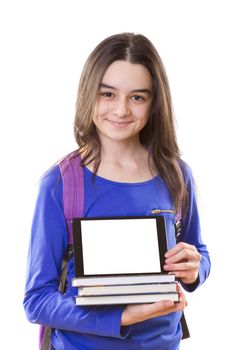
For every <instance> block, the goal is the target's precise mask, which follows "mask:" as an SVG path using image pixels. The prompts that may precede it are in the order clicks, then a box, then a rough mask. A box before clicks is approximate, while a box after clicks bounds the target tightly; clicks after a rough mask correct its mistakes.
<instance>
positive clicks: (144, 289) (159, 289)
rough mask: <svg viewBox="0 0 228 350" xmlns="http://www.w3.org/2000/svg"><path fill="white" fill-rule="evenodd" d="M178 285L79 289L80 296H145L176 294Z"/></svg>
mask: <svg viewBox="0 0 228 350" xmlns="http://www.w3.org/2000/svg"><path fill="white" fill-rule="evenodd" d="M176 291H177V287H176V283H175V282H173V283H162V284H161V283H154V284H133V285H113V286H89V287H79V289H78V295H79V296H90V295H91V296H92V295H118V294H144V293H171V292H173V293H175V292H176Z"/></svg>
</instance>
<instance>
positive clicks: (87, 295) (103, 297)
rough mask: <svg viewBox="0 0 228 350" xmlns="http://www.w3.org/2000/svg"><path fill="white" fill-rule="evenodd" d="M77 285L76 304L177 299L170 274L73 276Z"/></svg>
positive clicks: (112, 303)
mask: <svg viewBox="0 0 228 350" xmlns="http://www.w3.org/2000/svg"><path fill="white" fill-rule="evenodd" d="M72 285H73V286H74V287H77V288H78V295H77V296H76V297H75V299H76V305H115V304H141V303H154V302H157V301H160V300H172V301H173V302H178V292H177V282H176V281H175V276H174V275H167V274H157V275H156V274H153V275H152V274H151V275H125V276H108V277H81V278H74V279H73V280H72Z"/></svg>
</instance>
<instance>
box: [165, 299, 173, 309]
mask: <svg viewBox="0 0 228 350" xmlns="http://www.w3.org/2000/svg"><path fill="white" fill-rule="evenodd" d="M164 304H165V307H167V308H168V307H172V306H173V305H174V302H173V301H172V300H166V301H165V302H164Z"/></svg>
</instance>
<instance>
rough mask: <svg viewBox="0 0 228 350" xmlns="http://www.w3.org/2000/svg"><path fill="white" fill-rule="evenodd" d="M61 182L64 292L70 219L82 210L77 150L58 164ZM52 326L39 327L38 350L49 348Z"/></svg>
mask: <svg viewBox="0 0 228 350" xmlns="http://www.w3.org/2000/svg"><path fill="white" fill-rule="evenodd" d="M58 166H59V168H60V172H61V176H62V182H63V210H64V216H65V218H66V223H67V233H68V245H67V249H66V252H65V255H64V258H63V261H62V268H61V275H60V279H59V288H58V289H59V291H60V292H61V293H64V292H65V289H66V279H67V272H68V262H69V260H70V259H71V258H72V256H73V232H72V219H73V218H75V217H82V216H83V212H84V176H83V168H82V166H81V159H80V156H79V154H78V152H77V151H75V152H72V153H70V154H69V155H68V156H66V157H65V158H64V159H63V160H62V161H60V163H59V164H58ZM51 333H52V328H51V327H47V326H41V327H40V350H50V346H51Z"/></svg>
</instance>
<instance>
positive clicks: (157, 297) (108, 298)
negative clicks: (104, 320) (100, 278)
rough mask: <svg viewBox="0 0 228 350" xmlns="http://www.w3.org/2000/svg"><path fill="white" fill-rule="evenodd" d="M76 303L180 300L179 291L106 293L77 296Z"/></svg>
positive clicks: (141, 302)
mask: <svg viewBox="0 0 228 350" xmlns="http://www.w3.org/2000/svg"><path fill="white" fill-rule="evenodd" d="M75 300H76V305H117V304H144V303H154V302H157V301H161V300H172V301H174V302H178V301H179V297H178V293H157V294H131V295H105V296H87V297H82V296H79V297H76V298H75Z"/></svg>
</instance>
